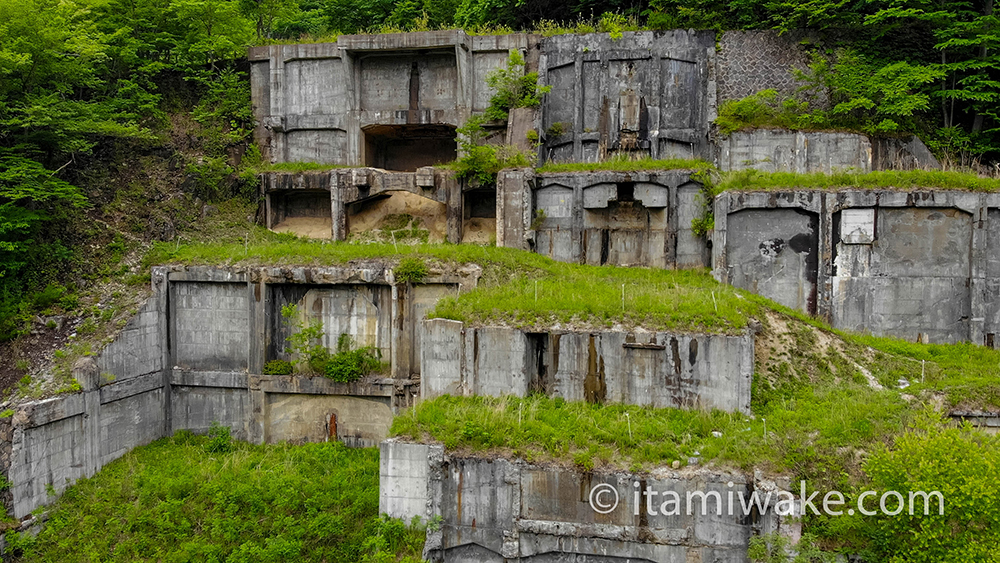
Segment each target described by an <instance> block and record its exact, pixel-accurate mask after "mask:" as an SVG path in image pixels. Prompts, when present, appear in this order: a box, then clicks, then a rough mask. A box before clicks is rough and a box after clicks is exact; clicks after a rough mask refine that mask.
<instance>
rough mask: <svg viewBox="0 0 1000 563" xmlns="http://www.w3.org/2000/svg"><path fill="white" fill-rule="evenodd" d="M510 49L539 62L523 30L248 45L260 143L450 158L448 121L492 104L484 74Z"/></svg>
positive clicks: (327, 158)
mask: <svg viewBox="0 0 1000 563" xmlns="http://www.w3.org/2000/svg"><path fill="white" fill-rule="evenodd" d="M511 49H516V50H519V51H521V52H522V53H524V54H525V55H526V59H527V61H528V64H529V66H531V67H536V66H537V59H538V55H537V38H536V37H535V36H532V35H528V34H511V35H499V36H477V37H471V36H469V35H466V33H465V32H464V31H461V30H447V31H429V32H417V33H400V34H382V35H342V36H340V37H339V38H338V39H337V41H336V42H334V43H321V44H310V45H272V46H268V47H255V48H252V49H250V52H249V59H250V63H251V84H252V96H251V100H252V103H253V109H254V115H255V117H256V118H257V121H258V124H259V125H258V128H257V132H256V137H257V140H258V143H259V144H260V146H261V147H262V148H263V151H264V154H265V157H267V158H269V159H270V160H271V161H272V162H295V161H309V162H319V163H327V164H342V165H351V166H377V167H380V168H389V169H394V170H411V171H412V170H414V169H415V168H417V167H419V166H428V165H433V164H437V163H440V162H447V161H450V160H453V159H454V158H455V155H456V143H455V128H456V127H461V126H462V125H464V124H465V122H466V120H467V119H468V118H469V115H470V114H471V112H473V111H483V110H485V109H486V107H487V106H488V105H489V99H490V96H491V95H492V93H491V92H490V91H489V89H488V88H487V86H486V74H487V73H488V72H489V71H490V70H492V69H494V68H497V67H500V66H503V65H505V64H506V61H507V56H508V53H509V51H510V50H511Z"/></svg>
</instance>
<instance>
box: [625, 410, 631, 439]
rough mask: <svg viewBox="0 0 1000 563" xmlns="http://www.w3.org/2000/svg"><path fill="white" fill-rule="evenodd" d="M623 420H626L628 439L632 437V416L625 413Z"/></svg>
mask: <svg viewBox="0 0 1000 563" xmlns="http://www.w3.org/2000/svg"><path fill="white" fill-rule="evenodd" d="M625 420H626V421H627V422H628V439H629V440H631V439H632V417H631V416H629V415H628V413H625Z"/></svg>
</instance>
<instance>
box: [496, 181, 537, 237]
mask: <svg viewBox="0 0 1000 563" xmlns="http://www.w3.org/2000/svg"><path fill="white" fill-rule="evenodd" d="M533 176H534V173H533V171H532V169H530V168H522V169H517V170H503V171H501V172H500V174H499V176H498V177H497V246H506V247H508V248H519V249H522V250H527V249H528V248H527V246H528V245H527V241H526V240H525V235H526V232H527V230H528V229H529V228H530V226H531V219H532V218H531V211H532V207H533V206H532V201H531V200H532V193H531V186H530V182H531V180H532V177H533Z"/></svg>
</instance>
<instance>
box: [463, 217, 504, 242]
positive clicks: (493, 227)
mask: <svg viewBox="0 0 1000 563" xmlns="http://www.w3.org/2000/svg"><path fill="white" fill-rule="evenodd" d="M496 233H497V220H496V219H489V218H485V217H472V218H471V219H466V220H465V224H464V225H463V228H462V242H463V243H467V244H490V243H491V242H493V241H494V239H495V237H496Z"/></svg>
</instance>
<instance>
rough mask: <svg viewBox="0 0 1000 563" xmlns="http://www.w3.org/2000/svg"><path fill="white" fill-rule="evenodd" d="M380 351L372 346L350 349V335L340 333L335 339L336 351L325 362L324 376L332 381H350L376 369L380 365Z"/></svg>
mask: <svg viewBox="0 0 1000 563" xmlns="http://www.w3.org/2000/svg"><path fill="white" fill-rule="evenodd" d="M381 360H382V358H381V353H380V352H379V350H378V349H377V348H375V347H374V346H364V347H361V348H355V349H352V341H351V337H350V335H348V334H341V335H340V338H338V339H337V353H336V354H334V355H333V356H332V357H331V358H330V360H329V361H328V362H327V363H326V369H325V373H326V376H327V377H329V378H330V379H332V380H334V381H339V382H341V383H350V382H351V381H357V380H359V379H361V378H362V377H364V376H366V375H368V374H369V373H372V372H374V371H377V370H378V369H379V368H380V367H381V366H382V362H381Z"/></svg>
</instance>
